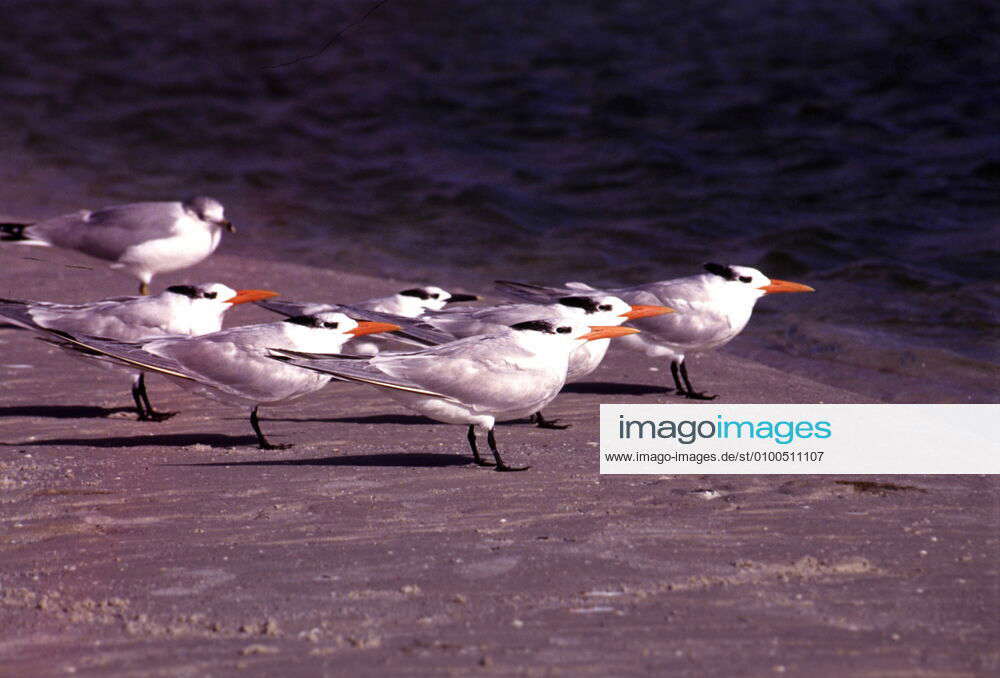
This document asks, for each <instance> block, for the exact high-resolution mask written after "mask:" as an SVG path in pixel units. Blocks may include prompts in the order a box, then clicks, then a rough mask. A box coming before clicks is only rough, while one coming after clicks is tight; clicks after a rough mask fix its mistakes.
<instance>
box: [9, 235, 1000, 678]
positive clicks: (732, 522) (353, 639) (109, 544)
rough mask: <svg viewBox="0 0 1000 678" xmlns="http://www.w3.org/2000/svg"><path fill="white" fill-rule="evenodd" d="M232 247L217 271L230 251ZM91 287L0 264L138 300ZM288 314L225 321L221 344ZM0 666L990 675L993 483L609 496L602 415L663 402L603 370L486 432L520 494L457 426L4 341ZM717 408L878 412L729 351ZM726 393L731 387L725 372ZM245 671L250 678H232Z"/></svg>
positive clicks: (666, 483) (947, 479)
mask: <svg viewBox="0 0 1000 678" xmlns="http://www.w3.org/2000/svg"><path fill="white" fill-rule="evenodd" d="M223 249H225V248H223ZM209 277H210V278H214V279H217V280H219V281H220V282H225V283H227V284H230V285H231V286H234V287H258V288H270V289H274V290H277V291H280V292H282V294H283V295H284V296H285V297H286V298H291V299H303V300H306V299H340V300H350V299H356V298H364V297H367V296H372V295H374V294H378V293H385V292H389V291H393V290H395V289H398V288H399V287H400V286H401V285H403V284H405V282H406V281H391V280H375V279H371V278H366V277H363V276H358V275H352V274H347V273H341V272H336V271H332V270H325V269H317V268H309V267H306V266H299V265H295V264H288V263H280V262H271V261H252V262H251V261H249V260H247V259H245V258H241V257H239V256H235V255H232V254H218V255H216V256H215V257H213V258H211V259H210V260H209V261H208V262H205V263H203V264H201V265H200V266H198V267H196V268H193V269H190V270H188V271H184V272H181V273H178V274H173V275H166V276H162V278H158V279H157V280H156V283H155V287H156V289H162V288H163V287H164V286H166V285H168V284H171V283H175V282H181V281H188V282H190V281H202V280H207V279H208V278H209ZM132 288H133V283H132V281H131V280H129V279H128V278H126V277H124V276H119V275H116V274H113V273H111V272H109V271H107V270H106V269H105V268H104V267H103V265H101V264H99V263H96V262H93V261H91V260H87V259H84V258H83V257H79V256H75V255H72V254H66V253H62V252H59V251H56V250H50V249H39V248H19V249H17V250H16V251H14V252H13V253H12V254H11V253H8V251H5V252H4V253H3V266H2V272H0V295H2V296H5V297H14V298H32V299H42V300H52V301H63V302H73V301H82V300H87V299H95V298H100V297H105V296H114V295H120V294H128V293H132V292H133V289H132ZM271 318H272V316H271V315H270V314H268V313H266V312H265V311H263V310H262V309H259V308H250V309H247V308H238V309H235V310H233V311H232V312H231V313H230V314H229V316H228V318H227V325H233V324H244V323H249V322H260V321H266V320H269V319H271ZM0 346H2V349H3V356H4V358H3V361H2V364H0V378H2V383H3V399H2V401H0V491H2V494H0V496H2V498H3V505H2V509H0V521H2V525H3V529H2V534H3V537H2V541H0V638H2V639H0V654H2V656H3V657H4V660H3V667H2V668H0V673H3V674H4V675H11V676H15V675H16V676H40V675H69V674H75V675H101V676H139V675H142V676H183V675H190V676H221V675H233V674H236V673H239V674H240V675H275V674H277V673H281V674H282V675H318V674H320V673H323V672H326V673H333V672H343V673H350V674H352V675H391V674H398V673H400V672H403V671H407V672H411V673H418V674H431V673H435V674H445V675H469V674H470V673H477V674H482V675H512V674H517V675H581V674H584V675H608V674H616V675H639V674H659V675H666V674H669V675H692V676H693V675H754V676H760V675H780V674H784V673H787V674H790V675H797V674H801V673H804V672H805V671H809V672H810V673H811V674H812V675H823V676H826V675H829V676H834V675H855V676H866V675H871V676H885V675H901V676H902V675H906V676H978V675H988V674H991V673H993V672H995V671H996V670H997V668H998V663H1000V657H998V653H997V651H996V642H995V641H996V638H997V633H998V628H997V619H996V614H995V603H996V599H995V596H992V597H991V596H990V595H988V592H991V591H992V592H995V591H996V590H997V589H996V586H997V579H996V576H997V575H996V565H995V564H996V562H997V557H998V555H1000V554H998V548H997V538H996V537H997V527H998V514H997V504H996V497H997V496H998V494H997V493H998V489H1000V488H998V483H997V480H996V478H995V477H969V476H924V477H919V476H901V477H900V476H896V477H871V476H863V477H861V476H856V477H840V476H836V477H835V476H727V477H720V476H703V477H698V476H666V475H665V476H622V477H601V476H600V475H599V474H598V454H597V416H596V415H597V407H598V405H599V404H600V403H611V402H618V403H629V402H670V399H671V398H672V397H673V396H671V395H670V394H669V393H668V392H666V391H665V390H664V389H663V385H664V384H665V381H666V379H668V375H667V374H666V373H665V372H663V371H658V372H653V371H651V370H650V364H649V363H648V362H647V361H645V360H640V359H636V357H634V356H632V355H629V354H625V353H621V352H612V353H611V354H610V356H609V359H608V360H607V361H606V363H605V364H604V365H603V366H602V368H601V369H600V370H599V371H598V372H597V373H595V374H594V375H593V378H592V379H591V380H589V381H588V382H586V383H581V384H576V385H573V386H571V387H570V388H568V389H567V391H566V392H565V393H563V394H562V395H561V396H560V397H559V398H558V399H557V400H556V401H555V402H554V403H553V404H552V405H551V406H550V407H549V408H548V409H547V411H546V413H547V414H548V415H549V416H551V417H558V418H560V419H562V420H563V421H564V422H566V423H571V424H572V428H570V429H568V430H566V431H551V430H540V429H537V428H534V427H532V426H530V425H529V424H528V423H527V422H511V423H508V424H504V425H502V426H499V427H498V429H497V432H498V440H499V442H500V445H501V449H502V450H503V451H504V452H505V457H506V458H507V459H508V461H510V462H511V463H528V464H531V465H532V469H531V470H530V471H528V472H525V473H519V474H497V473H492V472H489V471H486V470H483V469H479V468H477V467H475V466H474V465H472V464H471V457H470V455H469V454H468V450H467V447H466V443H465V439H464V431H463V430H462V429H461V428H460V427H453V426H446V425H442V424H437V423H434V422H431V421H429V420H426V419H423V418H421V417H418V416H416V415H413V414H411V413H409V412H407V411H405V410H403V409H402V408H401V407H400V406H399V405H398V404H396V403H395V402H394V401H392V400H391V399H389V398H388V397H386V396H385V395H384V394H383V393H380V392H378V391H376V390H374V389H371V388H367V387H364V386H360V385H344V384H338V385H335V386H331V387H328V388H327V389H326V390H324V391H323V392H322V393H321V394H320V395H321V397H318V398H316V399H310V400H306V401H300V402H298V403H296V404H293V405H291V406H286V407H281V408H272V409H264V410H262V424H263V426H264V429H265V431H266V432H267V434H268V436H269V437H270V438H271V439H272V441H274V442H281V443H294V447H292V448H291V449H289V450H287V451H266V452H265V451H260V450H258V449H256V448H255V446H254V445H253V442H254V438H253V435H252V432H251V431H250V427H249V425H248V423H247V419H246V417H247V413H246V412H242V411H239V410H236V409H228V408H225V407H223V406H220V405H217V404H214V403H209V402H207V401H203V400H201V399H199V398H197V397H195V396H193V395H190V394H188V393H186V392H184V391H183V390H181V389H179V388H177V387H175V386H174V385H173V384H170V383H168V382H166V381H164V380H162V379H159V378H156V377H153V378H151V379H150V396H151V398H152V400H153V403H154V405H155V406H156V407H157V408H159V409H163V410H169V411H178V412H179V414H177V415H176V416H175V417H173V418H172V419H170V420H168V421H165V422H162V423H141V422H137V421H135V419H134V415H133V414H132V412H131V411H130V410H129V409H128V407H129V405H130V400H129V397H128V377H127V376H126V375H124V374H119V373H116V372H112V371H110V370H104V369H98V368H96V367H90V366H88V365H85V364H84V363H82V362H80V361H75V360H71V359H69V358H67V357H66V356H64V355H63V354H62V353H61V352H60V351H59V350H57V349H55V348H51V347H48V346H46V345H45V344H43V343H41V342H39V341H36V340H34V338H33V337H32V336H30V335H29V334H28V333H27V332H24V331H21V330H17V329H14V328H11V327H8V326H4V327H0ZM697 364H698V366H699V371H698V374H699V385H702V386H704V388H706V390H708V391H710V392H721V393H723V396H722V400H723V401H725V402H785V403H794V402H803V403H806V402H825V403H858V402H871V400H870V399H869V398H867V397H865V396H862V395H860V394H857V393H853V392H850V391H846V390H841V389H837V388H833V387H830V386H826V385H823V384H819V383H816V382H813V381H810V380H808V379H805V378H802V377H796V376H791V375H787V374H784V373H782V372H780V371H778V370H775V369H772V368H769V367H766V366H763V365H760V364H757V363H754V362H751V361H748V360H743V359H738V358H734V357H732V356H730V355H727V354H726V352H725V351H722V352H718V353H713V354H710V355H707V356H704V357H702V358H699V359H698V363H697ZM734 375H738V378H734ZM241 670H242V671H241Z"/></svg>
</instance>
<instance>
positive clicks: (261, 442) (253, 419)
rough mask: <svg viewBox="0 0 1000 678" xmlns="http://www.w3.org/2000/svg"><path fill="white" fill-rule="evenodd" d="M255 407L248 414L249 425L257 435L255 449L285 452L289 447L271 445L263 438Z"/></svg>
mask: <svg viewBox="0 0 1000 678" xmlns="http://www.w3.org/2000/svg"><path fill="white" fill-rule="evenodd" d="M257 407H260V405H257V406H256V407H254V408H253V412H251V413H250V425H251V426H253V432H254V433H256V434H257V447H259V448H260V449H262V450H287V449H288V448H289V447H291V445H272V444H271V443H269V442H267V438H265V437H264V433H263V432H262V431H261V430H260V421H259V420H258V419H257Z"/></svg>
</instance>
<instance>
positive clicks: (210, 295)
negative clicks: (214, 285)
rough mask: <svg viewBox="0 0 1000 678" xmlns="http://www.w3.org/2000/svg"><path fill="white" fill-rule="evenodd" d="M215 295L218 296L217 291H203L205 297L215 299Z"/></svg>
mask: <svg viewBox="0 0 1000 678" xmlns="http://www.w3.org/2000/svg"><path fill="white" fill-rule="evenodd" d="M217 296H219V293H218V292H205V298H206V299H215V298H216V297H217Z"/></svg>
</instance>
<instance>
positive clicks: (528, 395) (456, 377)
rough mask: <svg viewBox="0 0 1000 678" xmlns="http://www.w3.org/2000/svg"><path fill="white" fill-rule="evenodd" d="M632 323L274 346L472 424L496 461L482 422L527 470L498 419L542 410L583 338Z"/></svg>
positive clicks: (500, 466)
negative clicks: (384, 350) (369, 348)
mask: <svg viewBox="0 0 1000 678" xmlns="http://www.w3.org/2000/svg"><path fill="white" fill-rule="evenodd" d="M637 332H638V330H636V329H635V328H631V327H617V326H615V327H601V326H589V325H587V324H586V323H585V322H581V321H579V320H576V321H564V322H560V323H558V324H554V323H552V322H549V321H546V320H529V321H527V322H521V323H517V324H515V325H513V326H512V327H508V328H503V329H502V330H499V331H497V332H494V333H490V334H480V335H476V336H472V337H467V338H465V339H458V340H456V341H453V342H451V343H448V344H442V345H440V346H433V347H430V348H426V349H424V350H422V351H417V352H413V353H398V354H383V355H378V356H375V357H373V358H350V357H345V356H324V355H316V354H314V353H310V352H301V351H287V350H275V351H274V353H275V354H277V355H276V356H275V359H277V360H282V361H284V362H286V363H289V364H291V365H298V366H301V367H305V368H308V369H310V370H315V371H316V372H318V373H322V374H326V375H330V376H333V377H336V378H338V379H344V380H347V381H356V382H361V383H365V384H370V385H372V386H377V387H382V388H386V389H388V390H389V394H390V395H392V396H393V397H394V398H396V399H398V400H400V401H401V402H402V403H403V404H404V405H405V406H406V407H409V408H410V409H412V410H415V411H417V412H419V413H420V414H423V415H424V416H427V417H430V418H431V419H434V420H436V421H441V422H445V423H448V424H464V425H467V426H468V434H467V438H468V441H469V446H470V448H471V449H472V455H473V458H474V459H475V462H476V464H478V465H480V466H494V464H491V463H489V462H486V461H485V460H483V459H482V457H480V455H479V450H478V448H477V446H476V427H479V428H481V429H483V430H485V431H486V441H487V444H488V445H489V447H490V450H491V451H492V453H493V458H494V459H495V460H496V463H495V467H496V470H497V471H523V470H526V469H527V468H528V467H527V466H523V467H514V466H508V465H507V464H506V463H504V461H503V459H502V458H501V457H500V452H499V450H498V449H497V445H496V438H495V436H494V432H493V429H494V427H495V425H496V422H497V421H506V420H510V419H518V418H520V417H525V416H527V415H529V414H531V413H533V412H537V411H539V410H540V409H542V408H543V407H545V405H547V404H548V403H549V402H551V401H552V399H553V398H555V397H556V395H557V394H558V393H559V391H560V389H562V387H563V384H564V383H565V381H566V370H567V368H568V366H569V356H570V354H571V353H572V352H573V350H574V349H576V348H577V347H578V346H580V345H581V344H582V343H583V342H587V341H594V340H598V339H610V338H612V337H620V336H625V335H627V334H634V333H637Z"/></svg>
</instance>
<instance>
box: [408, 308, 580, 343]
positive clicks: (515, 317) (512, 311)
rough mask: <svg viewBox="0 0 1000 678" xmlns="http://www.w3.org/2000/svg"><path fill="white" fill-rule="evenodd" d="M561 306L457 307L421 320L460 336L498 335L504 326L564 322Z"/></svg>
mask: <svg viewBox="0 0 1000 678" xmlns="http://www.w3.org/2000/svg"><path fill="white" fill-rule="evenodd" d="M561 308H562V307H560V306H558V305H556V304H552V303H550V302H545V303H531V304H500V305H497V306H487V307H484V308H454V309H445V310H442V311H427V312H426V313H424V314H423V315H422V316H421V318H424V319H426V320H427V321H428V322H430V323H431V324H432V325H434V326H435V327H437V328H439V329H442V330H445V331H447V332H450V333H451V334H453V335H455V336H457V337H468V336H472V335H475V334H490V333H495V332H496V331H497V330H498V329H499V328H501V327H510V326H511V325H514V324H516V323H520V322H525V321H528V320H555V321H558V320H562V319H563V318H564V317H565V316H564V315H563V313H561V312H560V309H561Z"/></svg>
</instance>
